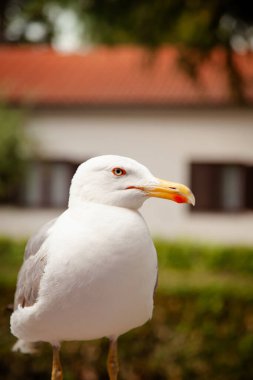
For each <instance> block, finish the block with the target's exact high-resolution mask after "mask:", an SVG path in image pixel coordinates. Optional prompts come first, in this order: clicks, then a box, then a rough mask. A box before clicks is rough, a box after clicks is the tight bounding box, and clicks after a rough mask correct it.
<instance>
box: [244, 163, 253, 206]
mask: <svg viewBox="0 0 253 380" xmlns="http://www.w3.org/2000/svg"><path fill="white" fill-rule="evenodd" d="M245 202H246V208H247V209H249V210H253V166H248V167H247V168H246V181H245Z"/></svg>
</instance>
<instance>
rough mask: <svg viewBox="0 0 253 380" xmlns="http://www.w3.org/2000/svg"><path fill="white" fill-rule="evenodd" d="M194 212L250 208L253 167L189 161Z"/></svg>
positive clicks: (252, 203)
mask: <svg viewBox="0 0 253 380" xmlns="http://www.w3.org/2000/svg"><path fill="white" fill-rule="evenodd" d="M191 187H192V191H193V193H194V195H195V197H196V206H195V207H194V208H193V209H192V210H193V211H223V212H234V211H244V210H250V209H251V210H253V199H252V198H253V197H252V194H253V166H248V165H243V164H233V163H221V164H219V163H192V164H191Z"/></svg>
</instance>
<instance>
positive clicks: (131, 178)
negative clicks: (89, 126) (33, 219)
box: [70, 155, 195, 209]
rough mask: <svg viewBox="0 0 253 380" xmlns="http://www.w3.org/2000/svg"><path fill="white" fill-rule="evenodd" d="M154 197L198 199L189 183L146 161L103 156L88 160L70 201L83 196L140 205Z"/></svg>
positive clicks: (73, 185)
mask: <svg viewBox="0 0 253 380" xmlns="http://www.w3.org/2000/svg"><path fill="white" fill-rule="evenodd" d="M150 197H157V198H164V199H169V200H171V201H174V202H177V203H191V204H192V205H194V203H195V199H194V195H193V194H192V192H191V190H190V189H189V188H188V187H186V186H184V185H181V184H179V183H175V182H169V181H165V180H162V179H159V178H156V177H154V176H153V175H152V174H151V172H150V171H149V170H148V169H147V168H146V167H145V166H144V165H142V164H140V163H139V162H137V161H135V160H133V159H130V158H127V157H121V156H113V155H106V156H99V157H94V158H91V159H89V160H88V161H86V162H84V163H83V164H81V165H80V166H79V167H78V169H77V171H76V173H75V175H74V177H73V179H72V183H71V187H70V205H71V203H72V201H74V200H79V201H88V202H95V203H102V204H107V205H113V206H119V207H126V208H131V209H138V208H139V207H141V206H142V204H143V202H144V201H145V200H146V199H148V198H150Z"/></svg>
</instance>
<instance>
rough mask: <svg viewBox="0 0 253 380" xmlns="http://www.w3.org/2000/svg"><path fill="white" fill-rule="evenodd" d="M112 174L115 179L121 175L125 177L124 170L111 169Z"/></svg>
mask: <svg viewBox="0 0 253 380" xmlns="http://www.w3.org/2000/svg"><path fill="white" fill-rule="evenodd" d="M112 172H113V174H114V175H116V176H117V177H120V176H122V175H126V171H125V170H124V169H121V168H114V169H112Z"/></svg>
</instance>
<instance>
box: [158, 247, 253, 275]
mask: <svg viewBox="0 0 253 380" xmlns="http://www.w3.org/2000/svg"><path fill="white" fill-rule="evenodd" d="M155 246H156V249H157V252H158V257H159V264H160V266H161V267H166V268H175V269H178V270H180V269H197V268H200V269H206V270H212V271H224V272H232V273H248V274H253V247H246V246H245V247H244V246H215V245H210V246H206V245H201V244H196V243H188V242H168V241H164V240H156V241H155Z"/></svg>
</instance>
